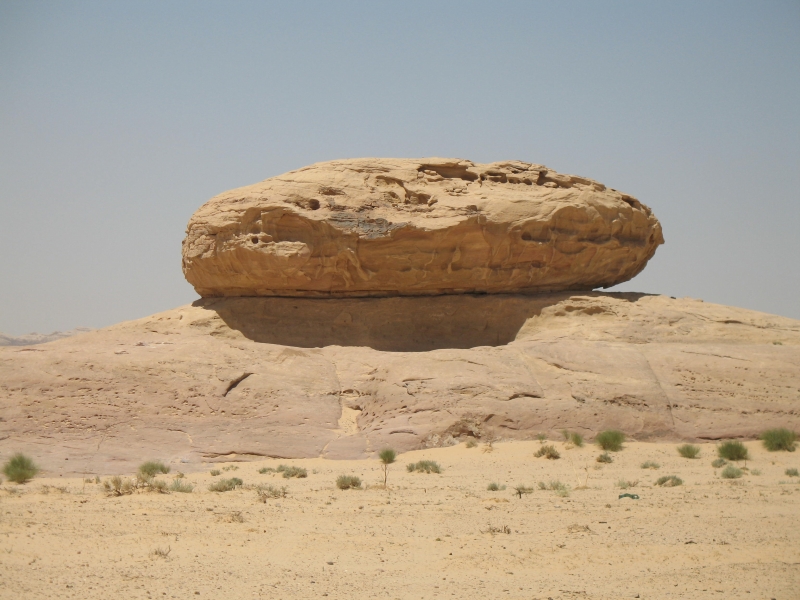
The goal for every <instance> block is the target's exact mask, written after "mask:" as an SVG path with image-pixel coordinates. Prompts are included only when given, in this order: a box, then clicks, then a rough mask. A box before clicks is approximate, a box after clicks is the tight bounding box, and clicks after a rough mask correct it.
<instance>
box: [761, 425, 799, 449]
mask: <svg viewBox="0 0 800 600" xmlns="http://www.w3.org/2000/svg"><path fill="white" fill-rule="evenodd" d="M761 441H762V442H764V447H765V448H766V449H767V450H769V451H770V452H776V451H778V450H784V451H786V452H794V448H795V444H796V443H797V434H796V433H795V432H794V431H790V430H788V429H785V428H780V429H768V430H767V431H765V432H764V433H762V434H761Z"/></svg>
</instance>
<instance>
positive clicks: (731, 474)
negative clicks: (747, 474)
mask: <svg viewBox="0 0 800 600" xmlns="http://www.w3.org/2000/svg"><path fill="white" fill-rule="evenodd" d="M743 473H744V472H743V471H742V470H741V469H740V468H738V467H735V466H733V465H728V466H727V467H725V468H724V469H722V473H720V474H719V475H720V477H722V478H723V479H739V478H740V477H741V476H742V475H743Z"/></svg>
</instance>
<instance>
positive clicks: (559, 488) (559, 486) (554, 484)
mask: <svg viewBox="0 0 800 600" xmlns="http://www.w3.org/2000/svg"><path fill="white" fill-rule="evenodd" d="M538 486H539V489H540V490H552V491H554V492H557V493H559V494H560V495H566V494H567V493H569V488H567V486H566V485H564V484H563V483H561V482H560V481H558V480H557V479H556V480H554V481H551V482H550V483H545V482H544V481H540V482H539V483H538Z"/></svg>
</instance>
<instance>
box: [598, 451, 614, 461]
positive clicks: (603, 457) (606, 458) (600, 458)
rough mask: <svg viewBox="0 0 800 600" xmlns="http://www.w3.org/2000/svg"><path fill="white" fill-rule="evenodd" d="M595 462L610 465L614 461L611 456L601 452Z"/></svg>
mask: <svg viewBox="0 0 800 600" xmlns="http://www.w3.org/2000/svg"><path fill="white" fill-rule="evenodd" d="M597 462H599V463H610V462H614V459H613V458H611V455H610V454H609V453H608V452H603V453H602V454H601V455H600V456H598V457H597Z"/></svg>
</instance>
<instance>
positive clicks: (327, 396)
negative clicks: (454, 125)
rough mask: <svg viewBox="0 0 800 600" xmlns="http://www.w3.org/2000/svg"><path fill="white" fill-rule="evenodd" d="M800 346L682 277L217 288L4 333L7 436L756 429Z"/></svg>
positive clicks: (291, 436) (796, 330) (89, 443)
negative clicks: (610, 289)
mask: <svg viewBox="0 0 800 600" xmlns="http://www.w3.org/2000/svg"><path fill="white" fill-rule="evenodd" d="M798 365H800V321H796V320H793V319H787V318H783V317H776V316H771V315H766V314H763V313H757V312H753V311H748V310H743V309H737V308H730V307H725V306H719V305H714V304H707V303H704V302H702V301H697V300H690V299H680V300H675V299H670V298H668V297H664V296H647V295H640V294H602V293H587V294H583V295H572V294H569V293H562V294H554V295H549V296H524V295H508V296H471V295H462V296H437V297H432V298H407V297H406V298H402V297H400V298H347V299H327V300H321V299H309V298H214V299H205V300H200V301H198V302H196V303H195V304H194V305H192V306H183V307H180V308H177V309H174V310H170V311H167V312H164V313H160V314H156V315H153V316H151V317H148V318H145V319H140V320H138V321H131V322H127V323H121V324H118V325H115V326H113V327H109V328H107V329H103V330H98V331H93V332H89V333H84V334H82V335H77V336H74V337H70V338H67V339H63V340H59V341H55V342H51V343H48V344H42V345H38V346H34V347H27V348H15V347H7V348H0V417H1V418H0V453H1V454H2V455H3V456H7V455H8V454H9V453H11V452H15V451H25V452H28V453H30V454H31V455H33V456H35V457H36V458H37V460H39V461H40V462H41V463H42V464H43V465H44V466H45V467H46V468H48V469H52V470H55V471H64V472H72V473H81V472H87V473H101V474H108V473H114V472H130V471H131V470H133V469H134V468H135V466H136V465H137V464H138V463H139V462H140V461H142V460H145V459H149V458H155V457H160V458H164V459H169V460H173V461H186V462H187V464H186V465H185V467H181V469H182V470H191V469H193V468H200V467H201V463H202V462H203V461H215V460H231V459H233V460H240V459H243V460H246V459H248V458H250V457H258V456H278V457H310V456H327V457H330V458H346V457H362V456H367V455H369V453H371V452H372V451H375V450H377V449H380V448H381V447H383V446H384V445H386V444H389V445H391V446H393V447H395V448H397V449H398V450H408V449H412V448H419V447H425V446H435V445H446V444H448V443H452V441H453V440H454V439H458V438H459V437H462V438H463V437H464V436H477V437H486V436H494V435H497V436H499V437H501V438H532V437H533V436H535V435H536V434H537V433H539V432H549V433H551V434H555V435H558V434H557V432H558V431H559V430H560V429H562V428H568V429H571V430H574V431H580V432H582V433H583V434H584V435H585V436H587V437H588V438H591V437H592V436H593V435H594V434H595V433H596V432H598V431H600V430H602V429H605V428H609V427H616V428H621V429H624V430H625V431H626V432H628V433H629V434H631V435H632V436H634V437H635V438H637V439H640V440H644V439H675V440H677V439H684V440H695V439H717V438H726V437H740V436H741V437H750V436H755V435H757V434H758V433H759V432H760V431H762V430H763V429H765V428H767V427H775V426H783V427H793V428H795V429H800V368H798ZM66 459H68V460H66Z"/></svg>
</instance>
